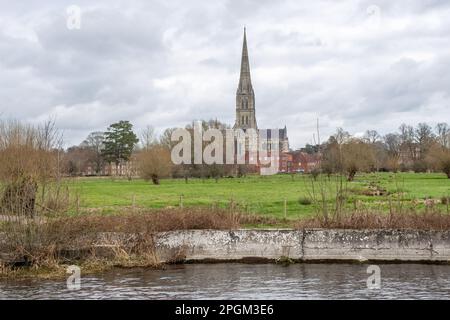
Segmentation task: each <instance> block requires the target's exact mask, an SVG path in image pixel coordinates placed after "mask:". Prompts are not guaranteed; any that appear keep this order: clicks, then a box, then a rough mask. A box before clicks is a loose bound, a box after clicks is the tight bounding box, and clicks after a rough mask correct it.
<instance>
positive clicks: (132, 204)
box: [131, 193, 136, 211]
mask: <svg viewBox="0 0 450 320" xmlns="http://www.w3.org/2000/svg"><path fill="white" fill-rule="evenodd" d="M131 206H132V207H133V211H134V209H135V207H136V195H135V194H134V193H133V197H132V198H131Z"/></svg>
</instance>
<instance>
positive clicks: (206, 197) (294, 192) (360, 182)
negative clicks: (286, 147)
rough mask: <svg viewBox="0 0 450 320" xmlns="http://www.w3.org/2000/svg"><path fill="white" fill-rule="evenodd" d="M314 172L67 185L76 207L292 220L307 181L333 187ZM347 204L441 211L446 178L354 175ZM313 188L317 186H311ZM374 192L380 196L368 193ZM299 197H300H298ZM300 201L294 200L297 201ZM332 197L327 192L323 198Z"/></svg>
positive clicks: (309, 211)
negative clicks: (203, 210) (207, 211)
mask: <svg viewBox="0 0 450 320" xmlns="http://www.w3.org/2000/svg"><path fill="white" fill-rule="evenodd" d="M327 179H328V178H327V177H326V176H320V177H319V178H318V180H319V181H315V182H313V181H312V179H311V177H310V176H309V175H301V174H297V175H293V176H291V175H286V174H284V175H275V176H247V177H244V178H223V179H220V180H219V181H218V182H216V181H215V180H213V179H204V180H202V179H190V180H189V181H188V183H186V182H185V181H184V179H165V180H162V181H161V185H152V184H149V183H148V182H145V181H143V180H139V179H136V180H132V181H128V180H126V179H117V178H116V179H111V178H78V179H76V181H73V183H72V189H73V190H76V192H77V193H78V194H79V196H80V199H81V200H80V211H85V212H100V213H112V212H117V211H121V210H124V209H129V208H130V207H132V206H135V207H138V208H166V207H179V206H180V198H181V202H182V205H183V206H184V207H198V206H200V207H201V206H203V207H212V206H216V207H219V208H228V207H229V206H230V205H232V206H236V207H238V208H239V210H241V211H243V212H248V213H255V214H260V215H263V216H267V217H273V218H284V215H285V209H284V206H285V200H286V217H287V218H288V219H298V218H304V217H311V216H312V215H313V213H314V212H315V208H314V206H313V205H311V204H310V203H309V201H307V200H304V199H308V198H311V194H312V193H313V192H314V191H313V189H314V186H313V184H314V183H315V184H317V183H320V182H321V181H322V182H323V183H326V184H328V186H329V188H330V189H333V188H335V183H336V179H334V178H331V179H330V181H324V180H327ZM344 184H345V185H344V188H345V189H346V190H347V191H348V192H347V199H346V202H347V204H348V206H349V207H352V206H354V204H355V203H358V204H359V205H362V206H364V207H365V208H367V209H376V210H377V211H380V212H389V211H390V207H391V206H392V201H393V200H395V201H397V202H398V201H401V202H402V203H403V205H404V207H405V208H406V209H423V208H424V207H425V200H426V199H432V200H433V204H434V205H436V206H437V207H439V208H440V209H441V210H444V211H445V210H446V205H445V204H442V203H441V199H442V198H443V197H447V196H449V195H450V180H449V179H447V178H446V176H445V175H444V174H427V173H423V174H421V173H398V174H392V173H374V174H360V175H357V177H356V179H355V181H353V182H344ZM316 188H317V187H316ZM373 190H380V191H381V192H380V194H377V193H374V192H372V191H373ZM302 199H303V200H302ZM299 200H300V201H299ZM327 201H329V202H330V203H331V202H333V201H334V199H333V198H332V196H330V197H329V199H328V200H327Z"/></svg>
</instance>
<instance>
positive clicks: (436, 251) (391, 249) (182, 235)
mask: <svg viewBox="0 0 450 320" xmlns="http://www.w3.org/2000/svg"><path fill="white" fill-rule="evenodd" d="M155 243H156V248H157V253H158V255H159V257H160V259H161V260H162V261H168V260H171V259H172V258H173V257H174V256H177V258H178V259H185V260H188V261H201V260H219V261H220V260H242V259H252V258H259V259H270V260H276V259H280V258H290V259H293V260H300V261H393V262H394V261H398V262H403V261H404V262H408V261H415V262H450V231H445V232H441V231H404V230H403V231H399V230H337V229H336V230H332V229H331V230H323V229H307V230H233V231H219V230H183V231H170V232H161V233H158V234H157V235H156V236H155Z"/></svg>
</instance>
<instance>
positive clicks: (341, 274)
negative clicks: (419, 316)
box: [0, 263, 450, 299]
mask: <svg viewBox="0 0 450 320" xmlns="http://www.w3.org/2000/svg"><path fill="white" fill-rule="evenodd" d="M367 267H368V265H364V264H292V265H288V266H282V265H275V264H237V263H236V264H234V263H230V264H187V265H173V266H168V267H167V268H166V269H165V270H150V269H139V268H133V269H114V270H112V271H109V272H107V273H104V274H102V275H95V276H92V275H89V276H87V275H86V276H83V274H81V288H80V289H79V290H69V289H68V288H67V285H66V281H65V280H58V281H55V280H51V281H50V280H45V281H43V280H20V281H18V280H14V281H13V280H0V299H450V265H421V264H384V265H383V264H380V265H379V267H380V276H381V277H380V279H381V283H380V288H379V289H368V287H367V279H368V277H369V276H370V275H371V274H368V273H367Z"/></svg>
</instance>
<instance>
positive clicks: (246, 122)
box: [245, 116, 248, 124]
mask: <svg viewBox="0 0 450 320" xmlns="http://www.w3.org/2000/svg"><path fill="white" fill-rule="evenodd" d="M245 124H248V116H245Z"/></svg>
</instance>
